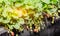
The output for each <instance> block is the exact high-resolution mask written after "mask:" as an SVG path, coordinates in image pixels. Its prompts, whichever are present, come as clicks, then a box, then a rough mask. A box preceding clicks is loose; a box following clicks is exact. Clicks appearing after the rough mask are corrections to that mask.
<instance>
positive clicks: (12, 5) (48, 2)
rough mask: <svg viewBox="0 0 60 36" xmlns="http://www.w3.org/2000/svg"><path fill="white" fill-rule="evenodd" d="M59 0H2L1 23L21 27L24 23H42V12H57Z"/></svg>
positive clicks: (0, 0)
mask: <svg viewBox="0 0 60 36" xmlns="http://www.w3.org/2000/svg"><path fill="white" fill-rule="evenodd" d="M57 4H58V0H0V24H1V25H3V26H6V27H7V28H9V29H13V27H14V28H16V29H19V28H21V27H20V26H21V25H22V24H24V23H26V24H30V25H32V24H37V25H39V24H40V21H42V20H41V18H42V14H41V13H42V12H44V11H47V12H48V13H49V14H50V15H52V14H51V13H52V12H57V9H58V5H57Z"/></svg>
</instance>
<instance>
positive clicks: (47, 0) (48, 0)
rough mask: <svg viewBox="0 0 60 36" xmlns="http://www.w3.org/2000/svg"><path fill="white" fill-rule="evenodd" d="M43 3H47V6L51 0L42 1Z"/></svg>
mask: <svg viewBox="0 0 60 36" xmlns="http://www.w3.org/2000/svg"><path fill="white" fill-rule="evenodd" d="M41 1H42V2H44V3H46V4H49V3H50V0H41Z"/></svg>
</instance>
